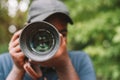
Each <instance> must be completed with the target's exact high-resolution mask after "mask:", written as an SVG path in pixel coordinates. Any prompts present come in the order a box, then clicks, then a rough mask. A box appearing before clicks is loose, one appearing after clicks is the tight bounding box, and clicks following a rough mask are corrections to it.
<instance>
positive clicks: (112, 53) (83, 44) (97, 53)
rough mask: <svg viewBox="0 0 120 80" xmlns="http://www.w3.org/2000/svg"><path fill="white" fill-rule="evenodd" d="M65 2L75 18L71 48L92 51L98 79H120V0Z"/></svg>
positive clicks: (69, 39) (71, 33)
mask: <svg viewBox="0 0 120 80" xmlns="http://www.w3.org/2000/svg"><path fill="white" fill-rule="evenodd" d="M64 2H65V3H66V4H67V5H68V8H69V10H70V12H71V16H72V18H73V20H74V22H75V23H74V25H70V26H72V27H69V35H68V43H70V44H69V46H68V48H69V49H70V50H71V49H75V50H80V49H81V50H84V51H86V52H87V53H89V55H90V56H91V57H92V60H93V62H94V66H95V70H96V74H97V80H119V79H120V77H119V76H120V63H119V60H120V54H119V53H120V17H119V14H120V5H119V4H120V0H74V1H68V0H64ZM73 28H74V29H73Z"/></svg>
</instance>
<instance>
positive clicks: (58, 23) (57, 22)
mask: <svg viewBox="0 0 120 80" xmlns="http://www.w3.org/2000/svg"><path fill="white" fill-rule="evenodd" d="M45 21H47V22H49V23H51V24H52V25H54V26H55V27H56V28H57V29H58V31H59V32H60V33H61V34H62V35H63V37H64V38H66V37H67V22H66V19H65V17H64V16H59V15H55V16H52V17H49V18H47V19H46V20H45Z"/></svg>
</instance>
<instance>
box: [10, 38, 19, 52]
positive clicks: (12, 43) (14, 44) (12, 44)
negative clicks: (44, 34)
mask: <svg viewBox="0 0 120 80" xmlns="http://www.w3.org/2000/svg"><path fill="white" fill-rule="evenodd" d="M17 45H19V38H17V39H16V40H15V41H14V42H11V43H10V44H9V50H10V49H11V48H14V47H16V46H17Z"/></svg>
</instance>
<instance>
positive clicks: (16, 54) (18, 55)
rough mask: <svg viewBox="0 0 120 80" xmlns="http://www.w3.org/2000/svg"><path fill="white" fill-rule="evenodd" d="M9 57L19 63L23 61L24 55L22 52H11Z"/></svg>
mask: <svg viewBox="0 0 120 80" xmlns="http://www.w3.org/2000/svg"><path fill="white" fill-rule="evenodd" d="M11 56H12V58H13V59H18V60H19V61H20V60H23V59H25V55H24V53H23V52H12V53H11Z"/></svg>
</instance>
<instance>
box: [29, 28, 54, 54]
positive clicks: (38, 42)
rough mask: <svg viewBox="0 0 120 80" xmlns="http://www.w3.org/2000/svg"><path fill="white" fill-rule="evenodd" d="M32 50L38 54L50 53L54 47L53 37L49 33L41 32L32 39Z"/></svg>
mask: <svg viewBox="0 0 120 80" xmlns="http://www.w3.org/2000/svg"><path fill="white" fill-rule="evenodd" d="M31 43H32V45H31V46H32V49H33V50H35V51H37V52H44V51H48V50H49V49H50V48H51V47H52V45H53V35H52V33H50V32H49V31H46V30H39V31H38V32H37V33H36V34H35V35H34V36H33V38H32V42H31Z"/></svg>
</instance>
